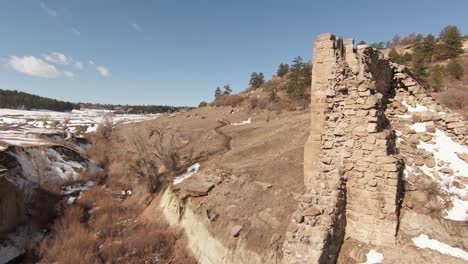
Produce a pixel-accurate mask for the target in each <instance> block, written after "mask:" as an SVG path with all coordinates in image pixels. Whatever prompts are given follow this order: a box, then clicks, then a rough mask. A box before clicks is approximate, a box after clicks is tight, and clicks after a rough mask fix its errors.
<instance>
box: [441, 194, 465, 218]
mask: <svg viewBox="0 0 468 264" xmlns="http://www.w3.org/2000/svg"><path fill="white" fill-rule="evenodd" d="M451 200H452V205H453V207H452V209H450V210H448V211H447V216H446V217H445V219H449V220H453V221H468V201H463V200H461V199H460V198H458V197H451Z"/></svg>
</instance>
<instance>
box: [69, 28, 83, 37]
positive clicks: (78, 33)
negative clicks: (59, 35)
mask: <svg viewBox="0 0 468 264" xmlns="http://www.w3.org/2000/svg"><path fill="white" fill-rule="evenodd" d="M71 31H72V32H73V34H75V35H76V36H80V35H81V32H80V31H79V30H78V29H76V28H74V27H72V28H71Z"/></svg>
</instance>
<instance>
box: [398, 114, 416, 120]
mask: <svg viewBox="0 0 468 264" xmlns="http://www.w3.org/2000/svg"><path fill="white" fill-rule="evenodd" d="M412 116H413V115H410V114H404V115H396V117H399V118H404V119H409V118H411V117H412Z"/></svg>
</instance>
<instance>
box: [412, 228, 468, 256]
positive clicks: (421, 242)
mask: <svg viewBox="0 0 468 264" xmlns="http://www.w3.org/2000/svg"><path fill="white" fill-rule="evenodd" d="M412 241H413V243H414V244H415V245H416V246H417V247H418V248H423V249H424V248H427V249H431V250H434V251H437V252H439V253H442V254H444V255H448V256H452V257H456V258H461V259H464V260H468V252H466V251H464V250H463V249H460V248H456V247H452V246H449V245H447V244H445V243H442V242H440V241H437V240H435V239H430V238H429V237H428V236H427V235H424V234H421V235H420V236H418V237H415V238H413V239H412Z"/></svg>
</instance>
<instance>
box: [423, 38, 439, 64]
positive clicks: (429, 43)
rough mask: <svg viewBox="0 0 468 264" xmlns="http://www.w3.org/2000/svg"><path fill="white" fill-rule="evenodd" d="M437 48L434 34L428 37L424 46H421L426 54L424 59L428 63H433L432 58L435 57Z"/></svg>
mask: <svg viewBox="0 0 468 264" xmlns="http://www.w3.org/2000/svg"><path fill="white" fill-rule="evenodd" d="M435 47H436V39H435V37H434V35H432V34H429V35H427V36H426V37H425V38H424V41H423V43H422V46H420V48H421V49H422V51H423V53H424V57H425V59H426V61H428V62H431V61H432V56H434V52H435Z"/></svg>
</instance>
